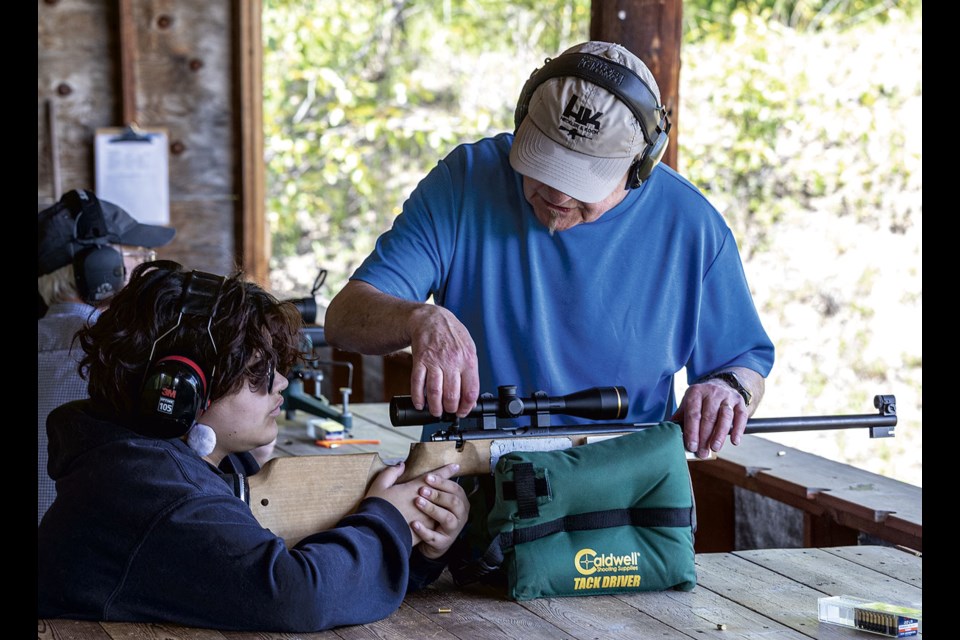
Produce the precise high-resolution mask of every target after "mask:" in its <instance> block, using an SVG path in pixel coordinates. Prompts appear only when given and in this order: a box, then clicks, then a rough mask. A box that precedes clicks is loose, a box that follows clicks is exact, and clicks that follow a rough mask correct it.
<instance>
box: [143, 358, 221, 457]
mask: <svg viewBox="0 0 960 640" xmlns="http://www.w3.org/2000/svg"><path fill="white" fill-rule="evenodd" d="M206 398H207V378H206V376H205V375H204V373H203V370H202V369H201V368H200V366H199V365H198V364H197V363H196V362H194V361H193V360H191V359H190V358H185V357H183V356H167V357H166V358H161V359H160V360H158V361H157V362H156V363H155V364H154V365H153V366H152V367H150V369H149V370H148V371H147V377H146V380H145V381H144V383H143V392H142V393H141V394H140V412H139V419H140V420H141V421H142V427H141V428H142V430H143V432H145V433H148V434H149V435H151V436H153V437H157V438H179V437H180V436H182V435H184V434H186V433H187V432H188V431H189V430H190V427H192V426H193V423H194V422H195V421H196V419H197V417H198V416H199V415H200V412H201V411H202V410H203V409H205V408H206V404H207V400H206Z"/></svg>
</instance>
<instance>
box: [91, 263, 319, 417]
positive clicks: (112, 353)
mask: <svg viewBox="0 0 960 640" xmlns="http://www.w3.org/2000/svg"><path fill="white" fill-rule="evenodd" d="M190 273H191V272H190V271H186V270H184V268H183V267H182V266H181V265H180V264H178V263H176V262H172V261H169V260H158V261H156V262H147V263H144V264H141V265H139V266H138V267H137V268H136V269H134V271H133V274H132V275H131V277H130V282H129V284H127V285H126V286H125V287H124V288H123V289H121V290H120V292H119V293H117V294H116V295H115V296H114V297H113V298H112V300H111V302H110V306H109V308H108V309H107V310H106V311H104V312H103V313H102V314H101V315H100V318H99V319H98V320H97V321H96V323H94V324H93V325H91V326H88V327H85V328H84V329H82V330H81V331H80V332H79V333H78V334H77V338H76V339H77V340H78V341H79V343H80V346H81V348H82V349H83V351H84V353H85V354H86V355H85V356H84V357H83V359H82V360H81V362H80V372H81V375H83V376H84V377H85V378H87V379H88V381H89V383H88V391H89V393H90V398H91V399H92V400H93V401H94V403H96V404H97V405H98V406H99V407H101V408H103V409H107V410H109V411H111V412H112V413H113V414H114V415H116V416H117V417H119V418H122V419H129V418H132V417H134V415H135V413H136V408H137V404H138V400H139V396H140V388H141V386H142V384H143V381H144V375H145V373H146V369H147V366H148V364H149V362H148V361H149V359H150V350H151V348H152V347H153V344H154V342H155V341H156V340H157V338H158V337H160V336H161V335H163V334H164V333H165V332H166V331H168V330H169V329H170V328H171V327H174V326H175V325H176V324H177V318H178V316H179V315H180V311H181V308H182V300H183V287H184V284H185V283H186V282H187V279H188V277H189V276H190ZM208 320H209V319H208V318H206V317H202V316H197V315H189V314H184V315H183V318H182V320H181V323H180V326H179V327H178V328H177V329H176V330H175V331H173V332H171V333H170V334H169V335H167V336H165V337H164V338H163V339H162V340H161V341H160V342H159V343H157V348H156V352H155V353H154V355H153V361H157V360H159V359H160V358H162V357H164V356H167V355H172V354H179V355H183V356H186V357H189V358H191V359H192V360H194V361H195V362H197V363H198V364H199V365H200V366H201V368H203V370H204V372H205V374H206V375H208V376H209V375H210V372H211V371H213V370H214V367H215V368H216V374H215V376H214V379H213V380H212V381H211V383H210V384H211V389H210V394H211V395H210V400H211V401H215V400H217V399H219V398H222V397H224V396H227V395H230V394H232V393H235V392H236V391H239V390H240V388H241V385H243V384H244V383H246V384H249V385H250V388H251V389H252V390H256V389H258V388H261V387H263V386H264V385H265V384H266V380H267V378H268V376H269V374H270V371H271V368H272V367H276V370H277V371H279V372H280V373H283V374H286V373H288V372H289V370H290V369H291V367H293V365H294V364H295V363H296V362H297V361H298V360H299V359H300V358H301V357H302V354H301V349H300V346H301V342H300V341H301V338H300V329H301V328H302V326H303V320H302V318H301V316H300V313H299V312H298V311H297V309H296V307H294V306H293V304H291V303H289V302H280V301H278V300H277V299H276V298H274V297H273V296H272V295H270V294H269V293H267V292H266V291H264V290H263V289H261V288H260V287H259V286H257V285H256V284H254V283H252V282H246V281H244V279H243V274H242V272H240V271H237V272H236V273H234V274H233V275H231V276H230V277H228V278H226V279H225V280H224V283H223V286H222V288H221V290H220V296H219V299H218V302H217V304H216V311H215V312H214V316H213V322H212V324H211V326H210V332H211V334H212V336H213V340H214V342H215V343H216V350H214V346H213V344H211V342H210V338H209V337H208V335H207V322H208Z"/></svg>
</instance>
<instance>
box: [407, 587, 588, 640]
mask: <svg viewBox="0 0 960 640" xmlns="http://www.w3.org/2000/svg"><path fill="white" fill-rule="evenodd" d="M404 602H405V603H406V604H409V605H410V606H411V607H413V608H414V609H416V610H417V611H419V612H420V613H422V614H423V615H425V616H427V617H429V618H430V619H431V620H432V621H433V622H435V623H436V624H438V625H440V626H442V627H443V629H444V630H446V631H447V632H449V633H450V634H452V635H453V636H455V637H457V638H461V639H463V640H484V639H486V638H490V639H491V640H492V639H494V638H496V639H498V640H499V639H504V638H507V639H515V640H565V639H568V638H571V636H570V635H569V634H567V633H564V632H563V631H562V630H561V629H558V628H557V627H556V626H554V625H553V624H551V623H550V622H549V621H547V620H544V619H543V618H541V617H540V616H538V615H535V614H534V613H532V612H531V611H529V610H527V609H525V608H524V607H522V606H520V605H519V604H518V603H516V602H513V601H511V600H508V599H507V598H506V597H505V595H504V593H503V591H502V590H499V589H494V588H492V587H489V586H485V585H470V586H468V587H462V588H457V587H454V586H453V581H452V579H451V578H450V575H449V573H446V572H445V573H444V575H443V576H441V578H440V579H439V580H438V581H437V582H435V583H434V584H433V585H431V586H430V587H427V588H426V589H423V590H422V591H417V592H415V593H409V594H407V597H406V600H405V601H404ZM440 608H447V609H450V613H442V614H441V613H437V612H438V610H439V609H440ZM591 637H592V638H595V637H598V636H596V635H594V636H591ZM601 637H602V636H601Z"/></svg>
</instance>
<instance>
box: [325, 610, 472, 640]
mask: <svg viewBox="0 0 960 640" xmlns="http://www.w3.org/2000/svg"><path fill="white" fill-rule="evenodd" d="M335 631H336V633H337V635H338V636H339V637H341V638H343V639H344V640H369V639H370V638H378V639H382V640H408V639H409V638H417V640H457V639H458V638H459V637H462V636H456V635H453V634H451V633H449V632H448V631H447V630H445V629H444V628H442V627H441V626H440V625H439V624H437V621H436V619H435V617H430V616H427V615H424V614H423V613H421V612H419V611H417V610H416V609H415V608H413V607H411V606H410V605H408V604H406V602H405V603H404V604H402V605H401V606H400V608H399V609H398V610H397V611H396V612H395V613H394V614H393V615H391V616H389V617H387V618H384V619H383V620H379V621H377V622H371V623H369V624H365V625H358V626H353V627H340V628H338V629H336V630H335ZM468 637H469V636H467V637H463V640H466V638H468Z"/></svg>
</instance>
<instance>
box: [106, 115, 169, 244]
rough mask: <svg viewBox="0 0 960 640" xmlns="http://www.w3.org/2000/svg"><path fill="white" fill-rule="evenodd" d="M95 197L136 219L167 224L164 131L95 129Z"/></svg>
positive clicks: (165, 142) (166, 173)
mask: <svg viewBox="0 0 960 640" xmlns="http://www.w3.org/2000/svg"><path fill="white" fill-rule="evenodd" d="M94 154H95V163H96V181H97V186H96V191H97V197H99V198H101V199H103V200H107V201H109V202H112V203H114V204H116V205H119V206H120V207H122V208H123V209H125V210H126V211H127V213H129V214H130V215H132V216H133V217H134V218H136V220H137V222H142V223H145V224H159V225H169V224H170V174H169V145H168V142H167V132H166V131H165V130H163V129H136V128H134V127H126V128H119V127H118V128H106V129H97V134H96V144H95V145H94Z"/></svg>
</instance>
